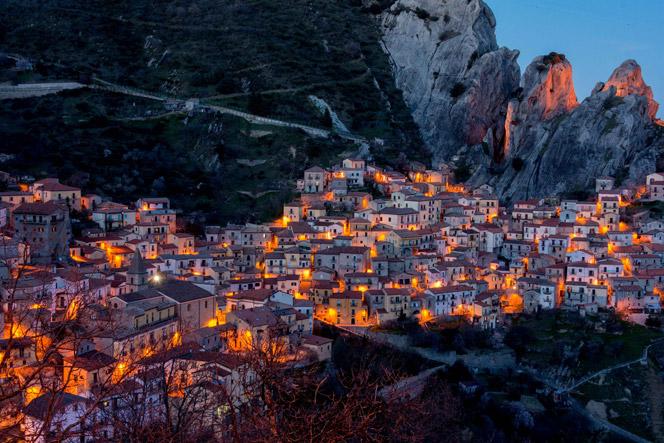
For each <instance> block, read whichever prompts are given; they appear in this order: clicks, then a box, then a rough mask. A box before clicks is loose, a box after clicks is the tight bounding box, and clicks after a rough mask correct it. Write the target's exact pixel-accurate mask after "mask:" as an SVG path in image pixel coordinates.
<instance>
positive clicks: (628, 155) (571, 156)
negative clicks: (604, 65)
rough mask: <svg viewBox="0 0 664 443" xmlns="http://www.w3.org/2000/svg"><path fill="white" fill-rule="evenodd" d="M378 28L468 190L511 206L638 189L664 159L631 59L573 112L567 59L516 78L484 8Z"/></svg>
mask: <svg viewBox="0 0 664 443" xmlns="http://www.w3.org/2000/svg"><path fill="white" fill-rule="evenodd" d="M381 24H382V29H383V43H384V46H385V50H386V52H387V53H388V54H389V56H390V58H391V60H392V63H393V69H394V72H395V80H396V83H397V86H398V87H399V88H401V89H402V91H403V93H404V98H405V101H406V103H407V105H408V106H409V107H410V109H411V111H412V113H413V117H414V119H415V121H416V123H417V124H418V125H419V127H420V132H421V134H422V136H423V138H424V141H425V142H426V143H427V144H428V146H429V147H430V149H431V150H432V151H433V154H434V156H435V157H436V158H438V159H443V160H451V161H452V162H453V163H454V164H456V165H457V166H459V165H462V166H463V169H465V170H466V171H468V170H469V171H470V172H471V173H472V177H471V178H470V180H469V184H470V185H472V186H477V185H480V184H482V183H489V184H492V185H493V186H495V189H496V191H497V192H498V194H499V195H500V196H501V197H502V198H503V199H504V200H506V201H513V200H515V199H520V198H526V197H532V196H544V195H551V194H556V193H558V194H560V193H569V192H573V191H581V190H584V189H589V188H590V187H592V185H593V183H594V179H595V178H596V177H598V176H602V175H612V176H615V177H616V178H617V180H618V182H621V181H624V180H637V179H638V178H641V177H642V176H643V174H645V173H647V172H650V171H653V170H654V169H655V168H656V166H657V161H658V159H660V160H661V158H660V156H661V153H662V152H663V151H664V135H663V134H662V132H663V131H662V128H661V127H660V126H658V125H657V124H656V120H655V115H656V113H657V107H658V105H657V103H656V102H655V101H654V100H653V95H652V91H651V89H650V87H648V86H647V84H646V83H645V82H644V80H643V78H642V75H641V68H640V67H639V65H638V64H637V63H636V62H635V61H633V60H628V61H626V62H625V63H623V64H622V65H621V66H620V67H618V68H617V69H616V70H615V71H614V72H613V74H612V75H611V76H610V78H609V79H608V80H607V82H605V83H599V84H598V85H597V86H596V87H595V88H594V90H593V92H592V94H591V95H590V96H589V97H588V98H586V99H585V100H583V101H582V102H581V103H579V102H578V101H577V96H576V92H575V90H574V83H573V80H572V65H571V64H570V62H569V61H568V60H567V59H566V58H565V56H564V55H562V54H557V53H550V54H549V55H546V56H541V57H537V58H535V59H534V60H533V61H532V63H530V65H529V66H528V67H527V68H526V70H525V71H524V73H523V76H522V77H521V78H520V79H519V77H520V74H519V66H518V65H517V63H516V58H517V56H518V52H517V51H513V50H509V49H506V48H499V47H498V45H497V43H496V38H495V32H494V29H495V24H496V23H495V19H494V17H493V14H492V12H491V11H490V9H489V8H488V7H487V6H486V5H485V4H484V3H483V2H482V1H481V0H448V1H446V2H441V1H437V0H398V1H397V2H395V3H394V4H392V6H391V7H390V8H389V9H387V10H385V11H383V13H382V16H381ZM662 163H664V162H662ZM460 169H461V168H460Z"/></svg>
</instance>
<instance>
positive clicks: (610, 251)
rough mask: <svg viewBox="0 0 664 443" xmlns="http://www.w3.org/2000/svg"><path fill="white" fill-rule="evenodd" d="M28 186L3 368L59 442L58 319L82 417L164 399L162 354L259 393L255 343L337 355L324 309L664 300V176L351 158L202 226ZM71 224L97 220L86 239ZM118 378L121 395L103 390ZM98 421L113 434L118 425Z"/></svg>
mask: <svg viewBox="0 0 664 443" xmlns="http://www.w3.org/2000/svg"><path fill="white" fill-rule="evenodd" d="M16 185H17V186H16V189H15V190H8V191H5V192H0V227H1V228H2V229H3V237H2V238H3V241H2V243H1V244H0V257H1V258H0V278H1V279H2V288H1V291H2V303H3V305H2V308H3V311H4V312H5V316H4V318H3V319H2V322H3V325H2V326H3V328H2V329H3V335H2V339H0V355H1V356H2V357H1V359H0V372H1V373H2V376H1V377H0V379H1V380H3V382H6V381H7V380H11V379H12V378H19V379H22V380H32V381H31V382H30V383H32V384H31V385H30V386H29V389H24V392H23V393H22V397H21V403H22V406H21V408H19V409H20V411H21V413H20V414H14V415H12V416H9V417H13V418H14V419H15V420H16V421H17V422H18V421H20V426H22V428H21V429H23V432H24V433H25V438H26V439H28V440H29V441H44V439H47V438H46V437H47V435H46V434H45V431H44V430H43V429H42V427H43V426H42V425H43V424H44V420H45V417H44V410H45V408H46V406H45V405H46V404H51V403H53V400H54V399H53V396H54V395H56V394H54V393H53V392H52V390H51V391H49V390H47V389H45V387H44V386H42V385H40V384H39V383H38V382H36V381H35V379H34V378H30V376H29V374H30V373H31V368H34V367H35V365H37V364H39V363H42V358H43V355H44V353H45V352H46V350H45V349H44V348H45V346H44V340H43V337H44V336H47V335H49V333H48V332H45V331H49V329H48V327H49V326H50V325H53V324H61V323H66V322H71V321H73V320H76V321H77V324H78V331H79V333H80V331H81V330H82V331H83V332H84V333H82V334H79V335H77V337H80V338H77V339H76V340H70V341H68V342H67V343H69V345H68V346H64V347H61V348H58V353H59V355H60V357H61V360H60V361H59V362H58V364H57V365H56V366H57V370H54V371H53V374H52V376H51V378H50V379H49V380H50V383H55V384H56V385H58V386H59V387H61V388H62V389H61V391H60V392H59V393H58V394H57V395H59V396H60V397H59V398H57V399H56V400H57V401H55V403H56V404H57V405H58V408H59V409H58V411H60V412H61V421H62V422H63V423H64V422H67V420H70V421H71V420H73V419H72V414H73V415H74V416H75V415H76V413H75V412H72V411H85V410H86V408H85V407H79V404H80V405H86V404H90V402H97V403H96V404H101V405H108V404H109V402H110V404H113V405H115V406H114V407H115V408H116V409H115V410H117V411H122V410H123V407H122V405H123V404H124V403H123V402H126V401H129V400H126V398H129V399H134V400H135V399H136V398H138V397H137V396H138V393H139V392H140V393H141V394H140V396H141V397H140V398H141V401H144V402H146V401H149V402H152V401H153V397H154V398H157V399H158V398H159V393H158V392H155V391H154V390H151V389H149V388H148V387H149V386H151V383H152V381H151V380H150V379H149V378H148V379H146V377H145V374H146V373H149V372H150V370H151V369H153V367H154V365H155V364H156V363H157V362H158V363H161V364H169V365H171V366H172V367H177V368H180V369H179V370H181V371H182V376H181V377H180V376H178V380H180V381H179V382H178V388H177V389H176V390H175V393H174V394H173V396H174V397H175V398H180V397H179V396H181V395H182V393H183V392H193V391H196V392H200V391H205V392H206V393H207V394H210V395H207V396H206V398H207V397H210V398H213V397H214V395H212V394H214V389H218V387H219V386H220V385H223V386H225V387H226V388H227V390H228V391H229V392H232V397H233V401H237V402H239V403H240V402H242V401H246V398H245V397H246V396H245V392H244V390H243V388H242V383H240V380H241V379H243V377H245V378H246V377H247V376H248V375H247V374H249V373H250V371H248V370H247V366H246V363H242V360H241V359H239V358H238V355H242V354H243V353H246V352H250V351H251V350H252V349H255V348H260V347H261V346H263V345H264V344H266V343H268V342H271V341H273V340H276V341H277V342H278V343H279V344H280V346H282V349H283V351H282V352H283V355H281V357H280V358H283V359H284V360H287V361H289V362H291V363H292V364H294V365H296V364H308V363H311V362H314V361H324V360H326V359H328V358H330V354H331V346H332V343H331V340H329V339H326V338H323V337H319V336H316V335H313V323H314V320H318V321H321V322H325V323H329V324H333V325H337V326H340V327H370V326H373V325H381V324H385V323H386V322H390V321H392V320H395V319H398V318H414V319H417V320H418V321H421V322H427V321H431V320H434V319H436V318H439V317H446V316H463V317H465V318H467V319H468V321H470V322H473V323H475V324H477V325H478V327H482V328H494V327H495V326H496V325H497V324H498V323H499V322H500V321H501V320H502V319H503V318H504V316H509V315H511V314H514V313H521V312H534V311H537V310H540V309H569V310H576V311H579V312H581V313H582V314H592V313H595V312H597V311H598V310H599V309H615V310H617V311H620V312H624V313H625V314H627V315H631V316H633V318H635V319H638V318H640V317H639V316H641V317H643V316H647V315H649V314H651V313H657V312H659V311H660V306H661V297H662V295H663V294H664V264H663V263H664V262H663V258H664V221H662V220H659V219H653V218H651V213H650V211H649V210H648V209H647V206H646V205H642V204H641V203H643V202H648V201H664V174H660V173H655V174H651V175H648V176H647V177H646V178H645V186H642V187H639V188H633V187H620V188H618V187H615V186H614V180H613V179H612V178H610V177H601V178H598V179H597V180H596V189H595V193H594V196H593V198H592V199H590V200H587V201H579V200H558V199H555V198H549V199H532V200H526V201H518V202H516V203H514V204H513V205H512V206H511V207H510V208H505V207H501V206H500V203H499V199H498V197H497V196H496V195H495V194H494V192H493V189H492V188H491V187H490V186H488V185H484V186H480V187H479V188H477V189H474V190H469V189H465V188H464V186H462V185H459V184H454V183H453V173H452V171H451V170H450V168H449V167H447V166H446V165H444V164H441V165H439V166H437V167H435V168H433V169H427V168H426V167H424V166H423V165H420V164H417V163H412V164H411V167H410V168H409V170H408V172H406V173H401V172H397V171H394V170H388V169H383V168H380V167H378V166H375V165H372V164H368V163H367V162H366V161H365V160H363V159H359V158H348V159H345V160H343V161H342V162H341V164H339V165H335V166H334V167H331V168H328V169H324V168H321V167H312V168H309V169H307V170H306V171H305V172H304V177H303V179H301V180H298V181H297V191H298V195H299V198H298V199H297V200H294V201H292V202H288V203H286V204H284V207H283V216H282V217H281V218H279V219H278V220H276V221H274V222H271V223H265V224H244V225H234V224H229V225H226V226H206V227H205V229H204V235H203V236H195V235H193V234H190V233H187V232H183V231H182V230H181V229H179V226H180V224H179V223H178V220H179V217H181V214H179V213H178V211H176V210H175V209H174V208H172V207H171V205H170V201H169V199H168V198H140V199H138V200H137V201H136V202H133V203H131V204H122V203H117V202H112V201H108V200H104V199H102V198H101V197H100V196H97V195H83V194H82V193H81V190H80V189H78V188H75V187H72V186H68V185H65V184H62V183H60V182H59V181H58V180H57V179H53V178H47V179H43V180H39V181H34V182H33V183H31V184H22V183H16ZM639 207H643V208H644V209H642V210H640V211H639V209H638V208H639ZM73 221H76V222H77V223H81V221H85V224H84V225H83V226H84V227H82V228H81V229H78V230H77V231H80V234H77V235H75V236H74V235H73V234H72V223H73ZM16 312H21V313H24V315H21V316H18V315H15V313H16ZM83 312H85V315H82V313H83ZM9 313H13V315H8V314H9ZM58 330H59V331H60V329H58ZM51 341H52V337H51ZM49 342H50V341H49ZM272 345H273V343H272ZM26 374H28V375H26ZM248 377H249V378H251V375H249V376H248ZM53 379H56V381H54V380H53ZM118 380H119V381H118ZM108 381H111V382H113V383H114V384H118V385H122V386H123V389H114V390H112V392H110V393H109V392H107V391H104V390H103V389H101V386H102V385H103V384H104V383H106V382H108ZM208 391H209V392H208ZM154 404H155V409H158V405H159V401H158V400H156V401H154ZM117 405H119V406H117ZM102 409H103V408H102ZM213 409H214V410H215V411H216V413H218V414H221V415H223V414H224V413H226V412H227V410H226V409H224V410H223V411H221V412H220V411H219V408H213ZM49 411H50V410H49ZM162 412H163V411H162ZM81 413H82V412H81ZM118 413H120V412H118ZM59 417H60V416H59ZM51 418H52V417H51ZM7 420H9V421H11V419H5V422H6V421H7ZM49 423H50V422H49ZM5 424H6V423H5ZM9 425H16V423H9ZM99 429H101V430H102V432H105V434H104V436H106V437H108V436H109V435H110V436H112V433H113V427H112V426H101V427H100V428H99Z"/></svg>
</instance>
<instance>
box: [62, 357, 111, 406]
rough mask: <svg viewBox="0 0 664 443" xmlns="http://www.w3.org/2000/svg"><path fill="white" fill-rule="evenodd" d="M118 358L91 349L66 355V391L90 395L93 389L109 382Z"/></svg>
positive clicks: (64, 368)
mask: <svg viewBox="0 0 664 443" xmlns="http://www.w3.org/2000/svg"><path fill="white" fill-rule="evenodd" d="M116 363H117V360H116V359H115V358H113V357H112V356H110V355H108V354H104V353H103V352H98V351H94V350H93V351H89V352H86V353H83V354H80V355H77V356H73V357H65V358H64V361H63V365H62V371H63V372H62V379H63V385H64V387H65V391H66V392H69V393H70V394H76V395H81V396H83V397H90V396H91V394H92V389H93V388H94V387H96V386H101V385H104V384H106V383H108V382H109V379H110V378H111V377H112V376H113V370H114V368H115V365H116Z"/></svg>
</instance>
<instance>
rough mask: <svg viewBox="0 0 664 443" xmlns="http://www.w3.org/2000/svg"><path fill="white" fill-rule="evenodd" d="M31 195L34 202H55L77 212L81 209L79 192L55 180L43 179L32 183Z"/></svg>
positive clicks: (77, 189)
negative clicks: (33, 197)
mask: <svg viewBox="0 0 664 443" xmlns="http://www.w3.org/2000/svg"><path fill="white" fill-rule="evenodd" d="M32 193H33V194H34V196H35V201H41V202H44V203H46V202H57V203H62V204H64V205H65V206H66V207H67V208H69V209H75V210H77V211H79V210H80V209H81V190H80V189H79V188H75V187H73V186H67V185H63V184H62V183H60V181H59V180H58V179H57V178H45V179H43V180H38V181H36V182H34V183H33V185H32Z"/></svg>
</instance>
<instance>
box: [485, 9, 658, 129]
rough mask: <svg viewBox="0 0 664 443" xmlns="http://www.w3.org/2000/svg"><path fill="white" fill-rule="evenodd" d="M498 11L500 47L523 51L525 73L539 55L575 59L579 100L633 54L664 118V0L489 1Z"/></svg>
mask: <svg viewBox="0 0 664 443" xmlns="http://www.w3.org/2000/svg"><path fill="white" fill-rule="evenodd" d="M485 1H486V2H487V4H488V5H489V6H490V7H491V9H492V10H493V12H494V14H495V15H496V20H497V22H498V24H497V30H496V32H497V37H498V44H499V45H500V46H507V47H508V48H512V49H518V50H519V51H521V55H520V56H519V64H520V65H521V71H522V72H523V70H524V69H525V67H526V66H527V65H528V64H529V63H530V62H531V61H532V59H533V58H534V57H535V56H537V55H541V54H547V53H549V52H551V51H557V52H562V53H563V54H565V55H566V56H567V58H568V59H569V60H570V62H571V63H572V68H573V72H574V84H575V89H576V95H577V98H578V99H579V101H581V100H583V99H584V98H585V97H587V96H588V95H589V94H590V91H591V90H592V88H593V87H594V86H595V83H596V82H598V81H606V79H607V78H608V77H609V75H611V72H612V71H613V69H614V68H616V67H617V66H618V65H619V64H620V63H622V62H623V61H625V60H627V59H629V58H633V59H635V60H636V61H637V62H638V63H639V64H640V65H641V68H642V70H643V78H644V80H645V81H646V83H647V84H649V85H650V86H651V87H652V89H653V93H654V94H655V100H657V101H658V102H659V103H660V109H659V113H658V115H659V117H660V118H661V117H663V116H664V110H663V109H662V108H664V1H661V0H583V1H579V0H555V1H554V0H485Z"/></svg>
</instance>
